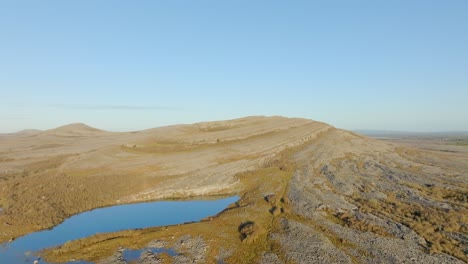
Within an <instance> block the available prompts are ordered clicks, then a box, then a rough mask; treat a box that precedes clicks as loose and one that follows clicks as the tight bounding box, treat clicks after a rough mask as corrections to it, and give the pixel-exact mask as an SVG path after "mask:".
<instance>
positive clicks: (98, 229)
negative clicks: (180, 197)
mask: <svg viewBox="0 0 468 264" xmlns="http://www.w3.org/2000/svg"><path fill="white" fill-rule="evenodd" d="M238 199H239V197H238V196H233V197H229V198H225V199H220V200H193V201H159V202H148V203H137V204H126V205H116V206H111V207H105V208H99V209H95V210H92V211H88V212H84V213H81V214H77V215H75V216H72V217H70V218H69V219H67V220H65V221H64V222H63V223H61V224H59V225H57V226H55V227H54V228H53V229H51V230H43V231H39V232H35V233H31V234H29V235H26V236H23V237H20V238H18V239H16V240H14V241H12V242H11V243H5V244H2V245H0V263H5V264H15V263H18V264H22V263H30V264H31V263H33V261H34V260H36V259H37V257H36V256H35V253H37V252H38V251H40V250H42V249H45V248H49V247H53V246H58V245H61V244H63V243H65V242H67V241H70V240H76V239H80V238H84V237H88V236H91V235H94V234H96V233H109V232H116V231H121V230H127V229H137V228H148V227H155V226H167V225H176V224H183V223H187V222H196V221H200V220H201V219H203V218H206V217H208V216H212V215H216V214H217V213H219V212H221V211H222V210H223V209H225V208H226V207H227V206H228V205H229V204H232V203H234V202H236V201H237V200H238ZM39 263H45V262H43V261H40V262H39Z"/></svg>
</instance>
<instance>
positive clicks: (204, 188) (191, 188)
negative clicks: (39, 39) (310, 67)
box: [0, 117, 468, 263]
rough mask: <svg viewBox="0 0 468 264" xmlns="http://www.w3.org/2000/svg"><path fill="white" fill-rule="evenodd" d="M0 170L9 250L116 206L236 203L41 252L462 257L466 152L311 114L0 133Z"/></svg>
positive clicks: (232, 257) (227, 258)
mask: <svg viewBox="0 0 468 264" xmlns="http://www.w3.org/2000/svg"><path fill="white" fill-rule="evenodd" d="M0 172H1V174H0V179H1V181H0V207H1V208H3V210H2V211H0V234H1V235H0V240H2V241H7V240H9V239H11V238H14V237H17V236H20V235H23V234H26V233H29V232H31V231H35V230H39V229H44V228H49V227H52V226H54V225H56V224H57V223H60V222H61V221H63V220H64V219H65V218H67V217H69V216H71V215H74V214H76V213H79V212H83V211H86V210H90V209H93V208H98V207H103V206H108V205H113V204H119V203H131V202H140V201H148V200H158V199H168V198H184V197H192V196H204V195H226V194H234V193H235V194H239V195H240V196H241V200H240V201H239V202H238V203H237V205H236V206H233V207H232V208H230V209H229V210H227V211H226V212H223V213H222V214H220V215H219V216H217V217H215V218H213V219H210V220H207V221H204V222H201V223H195V224H189V225H183V226H176V227H170V228H169V229H161V228H155V229H150V230H146V231H145V230H143V231H141V230H140V231H139V230H135V231H126V232H123V233H116V234H106V235H97V236H95V237H92V238H89V239H84V240H82V241H77V242H71V243H67V245H65V246H63V247H61V248H58V249H54V250H51V251H48V252H47V253H46V256H47V258H49V259H51V260H54V261H67V260H70V259H73V258H76V259H87V260H92V261H101V260H102V259H103V258H105V257H109V256H111V255H113V254H114V253H115V252H117V249H118V248H119V247H144V246H145V245H146V244H147V243H150V242H151V241H154V240H160V241H164V242H165V243H166V245H167V247H175V248H177V247H178V244H177V243H179V242H180V239H182V242H183V241H186V242H187V241H189V242H188V245H189V244H190V243H191V242H190V241H192V242H193V241H194V240H196V239H201V240H202V241H203V243H202V244H203V245H204V249H203V250H202V252H203V253H200V252H198V251H197V252H195V251H193V250H194V249H193V247H188V246H186V247H187V248H181V251H183V252H185V253H184V256H185V258H186V260H187V262H183V261H182V262H180V261H179V262H177V261H178V260H177V257H171V256H166V255H164V256H161V257H162V258H163V259H164V260H167V261H168V262H171V261H174V262H176V263H189V262H190V261H195V262H197V261H198V262H199V263H204V262H213V263H214V262H216V261H218V260H222V261H224V262H226V263H259V262H260V263H376V262H378V263H403V262H417V263H422V262H425V263H443V262H446V263H449V262H450V263H458V262H459V263H463V262H464V261H467V258H466V252H467V250H468V248H467V242H468V230H467V226H466V223H467V222H468V221H467V220H468V219H467V216H468V205H467V195H468V191H467V190H468V177H467V176H468V156H467V153H466V152H460V153H450V152H438V151H429V150H422V149H416V148H410V147H407V146H402V145H397V144H392V143H388V142H383V141H379V140H376V139H371V138H367V137H364V136H360V135H357V134H354V133H352V132H348V131H344V130H339V129H336V128H333V127H332V126H330V125H327V124H324V123H321V122H315V121H311V120H307V119H290V118H283V117H248V118H242V119H236V120H228V121H220V122H208V123H198V124H193V125H178V126H170V127H162V128H155V129H149V130H144V131H139V132H129V133H111V132H106V131H102V130H98V129H94V128H91V127H88V126H86V125H83V124H72V125H68V126H64V127H60V128H57V129H53V130H48V131H44V132H41V133H38V134H35V135H33V136H31V137H20V136H17V137H6V138H0ZM272 194H274V195H273V196H272ZM246 223H250V225H249V226H248V228H249V229H250V231H249V232H246V231H245V230H246V229H245V227H246ZM214 226H215V227H216V228H217V230H218V232H219V233H215V234H213V232H212V228H213V227H214ZM187 235H189V236H187ZM110 238H112V239H110ZM197 241H198V240H197ZM184 250H185V251H184ZM84 252H94V253H93V254H89V253H84ZM114 257H115V254H114ZM189 260H190V261H189ZM202 260H203V261H202ZM215 260H216V261H215ZM108 261H111V262H113V261H115V259H113V258H112V257H111V258H110V260H109V259H108Z"/></svg>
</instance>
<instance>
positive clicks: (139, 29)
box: [0, 0, 468, 132]
mask: <svg viewBox="0 0 468 264" xmlns="http://www.w3.org/2000/svg"><path fill="white" fill-rule="evenodd" d="M249 115H283V116H288V117H304V118H309V119H314V120H319V121H323V122H327V123H330V124H332V125H334V126H336V127H340V128H345V129H379V130H380V129H382V130H387V129H388V130H408V131H441V130H445V131H446V130H452V131H453V130H468V1H466V0H450V1H441V0H438V1H432V0H412V1H408V0H392V1H388V0H368V1H364V0H360V1H358V0H356V1H348V0H343V1H334V0H326V1H325V0H324V1H274V0H273V1H266V0H265V1H254V0H245V1H242V0H240V1H239V0H236V1H218V0H213V1H205V0H200V1H180V0H167V1H153V0H148V1H141V0H140V1H118V0H112V1H110V0H100V1H95V0H79V1H63V0H57V1H48V0H41V1H35V0H34V1H32V0H31V1H22V0H2V1H1V2H0V132H12V131H16V130H20V129H25V128H37V129H48V128H53V127H56V126H60V125H64V124H68V123H73V122H83V123H86V124H88V125H91V126H94V127H97V128H101V129H107V130H113V131H127V130H137V129H143V128H151V127H156V126H161V125H168V124H176V123H193V122H198V121H208V120H220V119H229V118H236V117H242V116H249Z"/></svg>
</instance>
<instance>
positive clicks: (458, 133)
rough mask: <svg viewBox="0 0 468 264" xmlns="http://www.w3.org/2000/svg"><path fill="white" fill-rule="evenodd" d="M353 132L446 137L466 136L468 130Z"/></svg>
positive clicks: (360, 132) (379, 134) (392, 136)
mask: <svg viewBox="0 0 468 264" xmlns="http://www.w3.org/2000/svg"><path fill="white" fill-rule="evenodd" d="M354 132H356V133H358V134H361V135H365V136H370V137H389V138H395V137H398V138H400V137H447V136H468V131H439V132H410V131H394V130H368V129H362V130H354Z"/></svg>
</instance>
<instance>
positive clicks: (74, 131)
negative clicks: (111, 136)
mask: <svg viewBox="0 0 468 264" xmlns="http://www.w3.org/2000/svg"><path fill="white" fill-rule="evenodd" d="M101 133H107V131H104V130H100V129H97V128H94V127H90V126H88V125H86V124H83V123H73V124H68V125H65V126H61V127H57V128H54V129H50V130H45V131H43V132H41V134H42V135H62V136H85V135H87V136H91V135H97V134H101Z"/></svg>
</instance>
